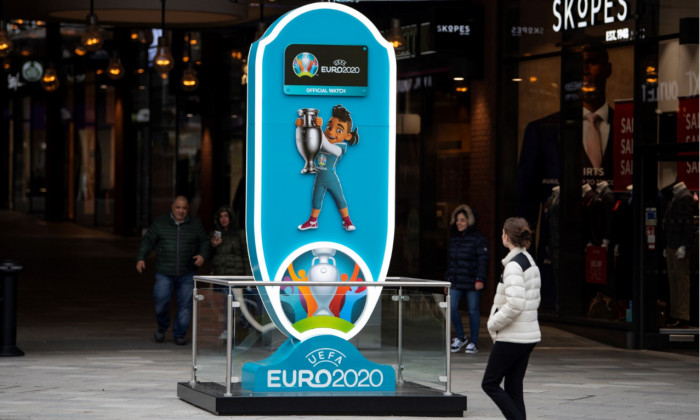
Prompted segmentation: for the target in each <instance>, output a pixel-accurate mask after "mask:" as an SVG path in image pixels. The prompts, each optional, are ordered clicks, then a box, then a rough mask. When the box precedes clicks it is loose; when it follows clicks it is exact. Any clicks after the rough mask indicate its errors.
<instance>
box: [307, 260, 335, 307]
mask: <svg viewBox="0 0 700 420" xmlns="http://www.w3.org/2000/svg"><path fill="white" fill-rule="evenodd" d="M311 252H312V253H313V254H314V258H313V259H312V260H311V269H310V270H309V281H311V282H315V281H338V278H339V276H338V269H337V268H336V267H335V258H333V256H334V255H335V249H332V248H316V249H314V250H312V251H311ZM316 261H318V263H316V264H314V262H316ZM329 261H332V262H333V264H330V263H329ZM337 288H338V287H337V286H311V287H309V290H311V294H312V295H313V297H314V299H315V300H316V304H317V305H318V309H316V312H314V314H313V315H311V316H318V315H328V316H334V315H333V312H331V310H330V308H329V307H330V304H331V301H332V300H333V298H334V297H335V291H336V289H337Z"/></svg>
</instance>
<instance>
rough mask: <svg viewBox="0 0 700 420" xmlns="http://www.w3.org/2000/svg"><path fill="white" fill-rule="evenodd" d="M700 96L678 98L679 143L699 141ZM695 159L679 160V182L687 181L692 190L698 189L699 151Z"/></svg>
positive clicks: (677, 131)
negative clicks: (699, 107)
mask: <svg viewBox="0 0 700 420" xmlns="http://www.w3.org/2000/svg"><path fill="white" fill-rule="evenodd" d="M698 120H700V114H699V113H698V96H697V95H695V96H686V97H684V98H679V99H678V120H677V121H678V126H677V130H676V133H677V137H676V138H677V142H678V143H697V142H698V127H699V126H698V123H699V121H698ZM694 155H695V159H693V160H686V161H679V162H678V182H685V185H686V186H687V187H688V189H689V190H691V191H696V190H698V159H697V157H698V153H697V151H696V152H695V153H694Z"/></svg>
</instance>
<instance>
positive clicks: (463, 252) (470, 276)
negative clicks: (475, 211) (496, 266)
mask: <svg viewBox="0 0 700 420" xmlns="http://www.w3.org/2000/svg"><path fill="white" fill-rule="evenodd" d="M469 211H470V212H471V209H469ZM469 219H470V221H473V223H471V224H469V225H468V226H467V228H466V229H465V230H464V231H463V232H459V231H457V230H456V229H455V230H454V231H453V233H452V235H451V236H450V242H449V245H448V249H447V272H446V273H445V281H449V282H450V283H452V287H453V288H455V289H461V290H474V283H476V282H477V281H480V282H486V278H487V277H488V265H489V249H488V243H487V241H486V237H485V236H484V235H483V234H482V233H481V232H480V231H479V230H478V229H477V228H476V217H474V218H473V219H472V218H469Z"/></svg>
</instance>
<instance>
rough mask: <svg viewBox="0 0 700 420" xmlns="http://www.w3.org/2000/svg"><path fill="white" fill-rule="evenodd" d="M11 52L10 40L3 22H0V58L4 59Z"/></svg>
mask: <svg viewBox="0 0 700 420" xmlns="http://www.w3.org/2000/svg"><path fill="white" fill-rule="evenodd" d="M10 52H12V40H11V39H10V34H8V33H7V28H6V25H5V21H4V20H0V58H5V57H7V56H8V55H10Z"/></svg>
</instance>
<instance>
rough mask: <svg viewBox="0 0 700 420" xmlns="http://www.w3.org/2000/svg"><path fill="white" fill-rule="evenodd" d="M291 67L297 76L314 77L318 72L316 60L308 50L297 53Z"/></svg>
mask: <svg viewBox="0 0 700 420" xmlns="http://www.w3.org/2000/svg"><path fill="white" fill-rule="evenodd" d="M292 68H293V69H294V74H296V75H297V77H303V76H306V77H314V76H316V72H318V60H317V59H316V56H315V55H313V54H311V53H309V52H303V53H299V54H297V56H296V57H294V61H293V62H292Z"/></svg>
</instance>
